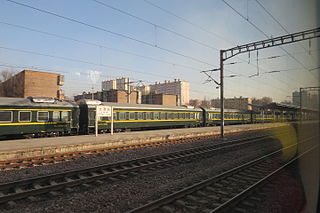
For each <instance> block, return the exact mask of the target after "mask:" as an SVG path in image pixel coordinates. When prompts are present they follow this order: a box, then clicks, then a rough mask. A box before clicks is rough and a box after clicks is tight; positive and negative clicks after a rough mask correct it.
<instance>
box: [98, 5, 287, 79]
mask: <svg viewBox="0 0 320 213" xmlns="http://www.w3.org/2000/svg"><path fill="white" fill-rule="evenodd" d="M93 1H95V0H93ZM144 1H145V2H146V3H148V4H150V5H152V6H153V7H156V8H158V9H160V10H162V11H164V12H166V13H168V14H170V15H172V16H174V17H176V18H178V19H180V20H182V21H184V22H186V23H188V24H190V25H192V26H195V27H197V28H199V29H201V30H203V31H205V32H207V33H210V34H213V33H212V32H210V31H208V30H206V29H205V28H203V27H201V26H200V25H198V24H195V23H193V22H191V21H189V20H187V19H185V18H182V17H181V16H178V15H176V14H175V13H173V12H171V11H169V10H166V9H164V8H162V7H160V6H158V5H156V4H154V3H151V2H150V1H148V0H144ZM235 11H236V10H235ZM236 12H237V11H236ZM238 14H239V15H241V16H242V17H243V18H245V17H244V16H243V15H242V14H240V13H238ZM252 24H253V23H252ZM256 28H257V29H258V30H259V28H258V27H257V26H256ZM262 33H263V32H262ZM213 35H215V36H218V37H220V38H221V36H219V35H217V34H213ZM223 40H224V41H227V42H229V43H232V44H234V42H232V41H229V40H226V39H223ZM270 58H271V57H270ZM270 58H268V59H270ZM239 60H241V61H242V63H245V62H247V61H245V60H244V59H241V58H239ZM240 63H241V62H240ZM250 65H251V66H253V65H252V64H250ZM258 67H259V68H260V65H258ZM261 70H265V69H262V68H261ZM227 71H229V72H232V71H230V70H227ZM232 73H234V72H232ZM234 74H237V73H234ZM237 75H239V74H237ZM240 75H241V74H240ZM242 76H243V77H246V76H244V75H242ZM276 80H278V81H280V80H279V79H276ZM281 82H283V81H281ZM285 83H286V84H287V85H288V83H287V82H285Z"/></svg>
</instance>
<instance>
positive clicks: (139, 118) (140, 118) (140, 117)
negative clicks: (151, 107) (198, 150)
mask: <svg viewBox="0 0 320 213" xmlns="http://www.w3.org/2000/svg"><path fill="white" fill-rule="evenodd" d="M138 120H142V112H138Z"/></svg>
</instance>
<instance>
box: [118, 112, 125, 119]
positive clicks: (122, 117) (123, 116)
mask: <svg viewBox="0 0 320 213" xmlns="http://www.w3.org/2000/svg"><path fill="white" fill-rule="evenodd" d="M125 115H126V114H125V112H119V119H120V120H125V117H126V116H125Z"/></svg>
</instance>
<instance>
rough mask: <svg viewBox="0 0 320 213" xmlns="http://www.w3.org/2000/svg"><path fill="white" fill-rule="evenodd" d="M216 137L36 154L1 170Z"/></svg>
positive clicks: (8, 162)
mask: <svg viewBox="0 0 320 213" xmlns="http://www.w3.org/2000/svg"><path fill="white" fill-rule="evenodd" d="M249 132H250V131H249ZM214 138H216V137H215V135H209V136H196V137H190V138H179V139H171V140H165V141H158V142H152V143H139V144H132V145H122V146H113V147H106V148H99V149H89V150H83V151H76V152H66V153H58V154H52V155H42V156H35V157H28V158H20V159H12V160H5V161H0V171H1V170H8V169H19V168H25V167H32V166H38V165H43V164H54V163H59V162H64V161H67V160H73V159H77V158H80V157H89V156H93V155H100V154H106V153H112V152H118V151H125V150H131V149H141V148H148V147H156V146H163V145H167V144H180V143H191V142H194V141H199V140H209V139H214Z"/></svg>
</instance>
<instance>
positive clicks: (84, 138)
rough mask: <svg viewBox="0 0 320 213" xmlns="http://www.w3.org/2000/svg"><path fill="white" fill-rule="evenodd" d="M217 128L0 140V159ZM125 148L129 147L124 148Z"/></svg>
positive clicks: (212, 132) (215, 132) (233, 129)
mask: <svg viewBox="0 0 320 213" xmlns="http://www.w3.org/2000/svg"><path fill="white" fill-rule="evenodd" d="M284 125H286V124H284V123H265V124H246V125H244V124H242V125H229V126H225V135H226V136H227V135H230V134H234V133H240V132H248V131H257V130H263V129H270V128H275V127H281V126H284ZM219 135H220V127H219V126H216V127H202V128H184V129H164V130H149V131H135V132H121V133H115V134H114V135H110V134H99V135H98V136H97V137H95V135H79V136H64V137H49V138H33V139H18V140H4V141H0V161H7V160H14V159H24V158H32V157H36V156H45V155H55V154H61V153H72V152H80V151H85V150H95V149H106V148H116V147H121V146H128V147H130V146H134V145H135V146H137V145H138V146H139V145H140V144H153V143H159V142H161V141H173V140H184V139H192V138H199V139H201V138H205V137H207V138H208V137H217V138H218V137H219ZM128 149H129V148H128Z"/></svg>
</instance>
